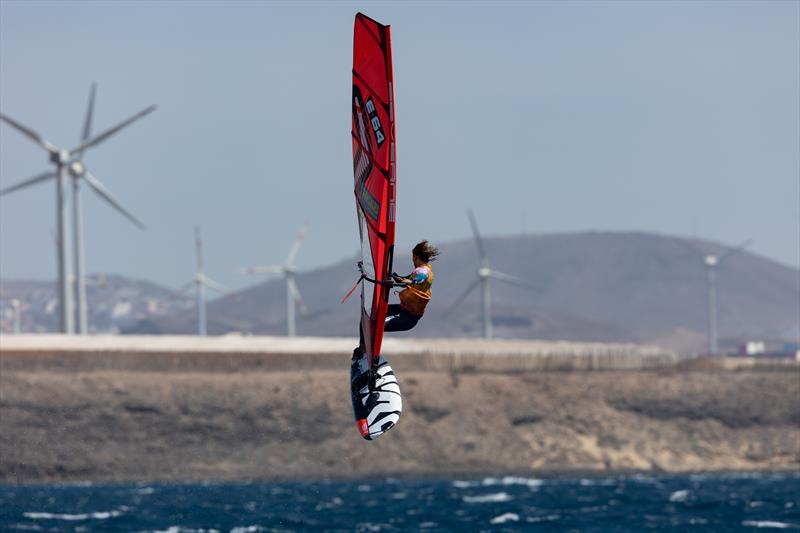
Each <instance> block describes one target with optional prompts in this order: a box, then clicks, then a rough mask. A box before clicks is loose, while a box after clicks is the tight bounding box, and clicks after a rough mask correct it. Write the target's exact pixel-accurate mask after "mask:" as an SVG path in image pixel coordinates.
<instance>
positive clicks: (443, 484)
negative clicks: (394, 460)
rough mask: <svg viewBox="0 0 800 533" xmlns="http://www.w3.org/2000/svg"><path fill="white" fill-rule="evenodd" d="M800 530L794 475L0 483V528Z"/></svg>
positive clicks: (180, 531) (798, 477)
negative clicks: (151, 482) (168, 482)
mask: <svg viewBox="0 0 800 533" xmlns="http://www.w3.org/2000/svg"><path fill="white" fill-rule="evenodd" d="M765 529H766V530H772V529H781V530H790V531H791V530H800V473H798V472H795V473H784V474H709V475H682V476H675V475H669V476H666V475H665V476H644V475H638V476H636V475H634V476H614V477H588V478H546V479H538V478H529V477H513V476H507V477H496V478H493V477H488V478H476V479H469V478H460V479H424V480H407V479H371V480H362V481H347V482H341V481H318V482H286V483H187V484H127V485H120V484H115V485H105V484H71V485H38V486H7V485H6V486H0V531H75V532H95V531H97V532H113V531H141V532H157V531H158V532H168V533H190V532H226V533H227V532H230V533H251V532H261V531H264V532H267V531H314V530H324V531H365V532H371V531H376V532H377V531H456V530H458V531H559V532H561V531H756V530H765Z"/></svg>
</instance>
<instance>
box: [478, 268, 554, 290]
mask: <svg viewBox="0 0 800 533" xmlns="http://www.w3.org/2000/svg"><path fill="white" fill-rule="evenodd" d="M489 277H491V278H494V279H496V280H498V281H503V282H505V283H510V284H511V285H517V286H518V287H524V288H526V289H532V290H536V291H541V290H542V288H541V287H539V286H537V285H534V284H533V283H528V282H527V281H525V280H524V279H522V278H518V277H516V276H512V275H511V274H504V273H503V272H497V271H496V270H490V271H489Z"/></svg>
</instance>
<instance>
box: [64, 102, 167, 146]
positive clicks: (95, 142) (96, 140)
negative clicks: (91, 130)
mask: <svg viewBox="0 0 800 533" xmlns="http://www.w3.org/2000/svg"><path fill="white" fill-rule="evenodd" d="M155 110H156V106H154V105H151V106H150V107H148V108H147V109H144V110H143V111H139V112H138V113H136V114H135V115H133V116H132V117H131V118H129V119H127V120H123V121H122V122H120V123H119V124H117V125H116V126H114V127H113V128H109V129H107V130H106V131H104V132H103V133H101V134H99V135H97V136H95V137H93V138H91V139H87V140H85V141H83V142H82V143H81V144H79V145H78V146H76V147H75V148H73V149H72V150H70V153H82V152H83V151H84V150H87V149H89V148H91V147H93V146H97V145H98V144H100V143H101V142H103V141H105V140H106V139H108V138H109V137H111V136H112V135H114V134H115V133H117V132H118V131H119V130H121V129H122V128H124V127H126V126H128V125H130V124H132V123H133V122H136V121H137V120H139V119H140V118H142V117H143V116H145V115H148V114H150V113H152V112H153V111H155Z"/></svg>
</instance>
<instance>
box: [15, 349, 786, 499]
mask: <svg viewBox="0 0 800 533" xmlns="http://www.w3.org/2000/svg"><path fill="white" fill-rule="evenodd" d="M345 341H347V342H348V343H349V342H350V341H349V340H347V339H345ZM473 344H474V343H473ZM348 345H349V344H348ZM8 346H9V344H8V343H6V342H5V341H3V342H0V483H4V484H30V483H69V482H81V481H92V482H98V483H108V482H111V483H113V482H168V483H176V482H177V483H179V482H193V481H198V480H209V481H220V482H246V481H256V480H267V481H269V480H274V481H280V480H287V481H288V480H315V479H364V478H385V477H387V476H388V477H398V478H404V477H425V478H435V477H442V476H447V477H453V476H464V477H469V478H479V477H482V476H484V477H485V476H493V477H497V476H504V475H510V476H519V477H541V476H548V477H549V476H559V477H560V476H564V475H568V476H591V477H595V476H605V475H619V474H625V473H627V474H634V473H640V472H644V473H659V474H668V473H691V472H708V471H715V472H737V471H740V472H754V471H765V472H781V471H797V470H798V468H800V372H798V369H797V366H796V365H788V366H786V367H785V368H779V369H777V371H776V369H760V368H749V369H748V368H744V369H742V368H739V369H737V370H730V369H727V368H728V366H726V365H725V364H722V363H723V362H722V361H711V362H709V361H708V360H704V361H672V362H662V364H660V366H654V367H653V368H648V369H631V370H620V369H609V370H602V371H591V370H580V369H570V368H572V367H561V368H562V369H560V370H553V369H546V368H545V369H538V370H524V369H523V370H520V369H516V370H515V369H513V368H511V369H506V370H496V369H486V368H484V369H482V368H481V367H480V366H476V365H475V364H472V365H463V366H461V367H454V366H453V365H452V364H449V366H448V365H444V366H443V367H441V368H437V367H436V365H424V366H423V367H422V368H419V366H418V365H420V360H419V359H414V358H413V357H410V356H409V357H405V358H404V356H403V354H401V353H396V352H395V353H392V354H391V355H390V356H389V357H390V360H391V362H392V365H393V366H394V367H395V369H396V371H397V373H398V376H399V380H400V385H401V388H402V390H403V399H404V413H403V416H402V418H401V420H400V423H399V424H398V426H397V427H396V428H394V429H392V430H391V431H390V432H389V433H387V434H386V435H384V436H382V437H381V438H380V439H378V440H377V441H375V442H367V441H364V440H362V439H361V437H359V435H358V432H357V430H356V427H355V422H354V421H353V420H352V409H351V406H350V398H349V390H348V368H347V367H348V363H347V362H348V359H349V354H348V353H346V352H343V351H342V349H341V348H340V347H338V346H335V347H333V348H332V351H333V353H331V354H328V355H327V356H325V357H326V361H331V363H330V365H327V364H326V365H322V366H318V365H317V366H315V363H314V361H313V360H305V359H304V358H303V356H297V355H296V354H295V355H294V356H292V357H285V356H278V355H276V354H274V353H263V352H259V353H254V354H250V355H241V354H238V355H237V354H233V355H228V356H225V357H221V356H220V355H219V354H217V355H212V356H202V357H200V356H198V355H197V354H194V355H193V352H191V350H190V351H189V352H185V351H184V352H180V353H177V352H176V353H172V354H166V353H163V352H159V354H158V355H153V354H151V355H141V354H140V355H139V356H135V357H134V356H131V355H130V354H128V355H125V354H124V353H123V352H120V351H116V352H115V351H113V350H109V349H108V348H102V349H99V350H97V351H96V352H91V353H90V352H87V351H85V350H84V351H81V352H79V353H64V352H61V353H57V352H54V351H53V350H52V349H50V350H48V349H40V350H39V351H38V352H36V353H19V352H13V351H11V350H10V349H9V348H8ZM342 346H344V342H343V343H342ZM484 355H485V354H484ZM428 357H431V358H433V361H441V360H442V359H441V357H442V356H441V355H436V354H433V355H429V356H428ZM437 358H438V359H437ZM498 360H499V359H492V360H491V361H490V363H491V364H492V365H495V366H496V364H497V361H498ZM281 361H283V362H284V363H285V362H286V361H291V362H292V364H289V365H286V364H282V363H281ZM303 361H305V362H303ZM134 363H135V364H134ZM301 363H302V364H301ZM307 363H308V364H307ZM451 363H452V361H451ZM337 367H338V368H337Z"/></svg>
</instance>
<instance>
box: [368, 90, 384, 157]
mask: <svg viewBox="0 0 800 533" xmlns="http://www.w3.org/2000/svg"><path fill="white" fill-rule="evenodd" d="M366 108H367V115H368V116H369V123H370V124H372V132H373V133H374V134H375V143H376V144H377V145H378V148H380V147H381V145H382V144H383V141H385V140H386V135H385V134H384V133H383V126H381V119H380V118H378V110H377V109H376V108H375V102H373V101H372V98H367V106H366Z"/></svg>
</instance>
